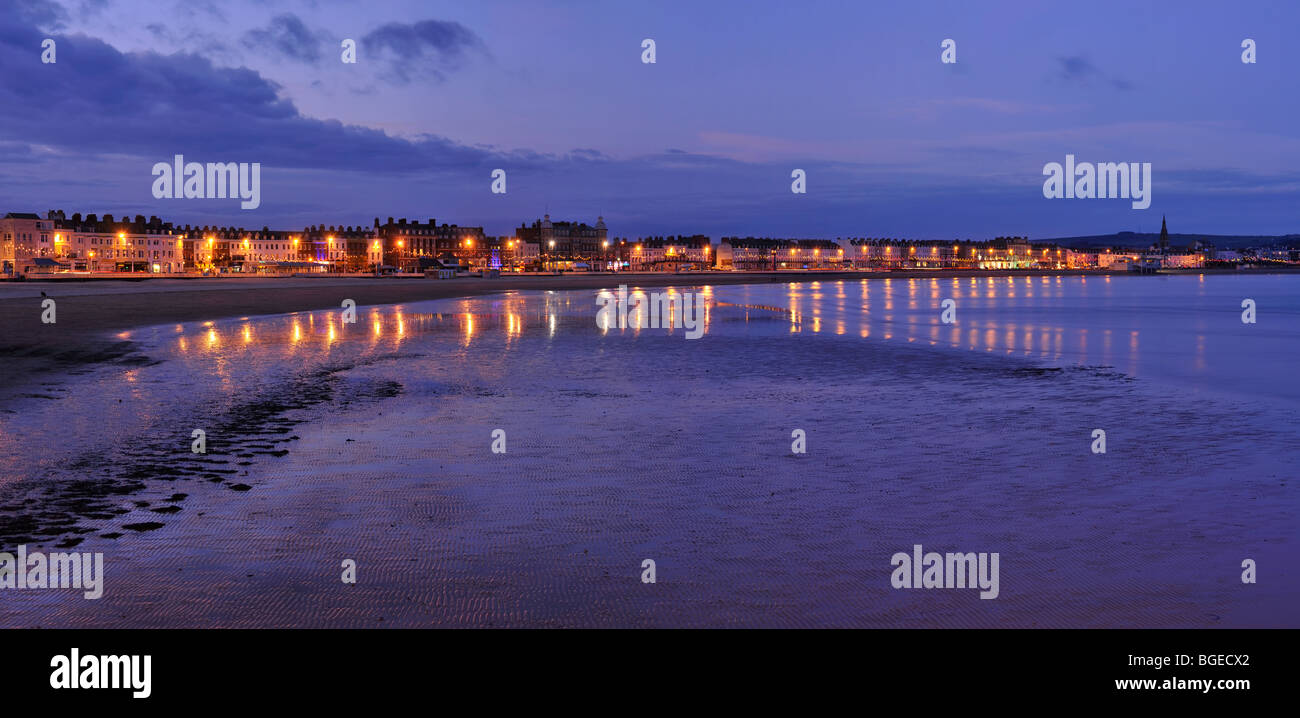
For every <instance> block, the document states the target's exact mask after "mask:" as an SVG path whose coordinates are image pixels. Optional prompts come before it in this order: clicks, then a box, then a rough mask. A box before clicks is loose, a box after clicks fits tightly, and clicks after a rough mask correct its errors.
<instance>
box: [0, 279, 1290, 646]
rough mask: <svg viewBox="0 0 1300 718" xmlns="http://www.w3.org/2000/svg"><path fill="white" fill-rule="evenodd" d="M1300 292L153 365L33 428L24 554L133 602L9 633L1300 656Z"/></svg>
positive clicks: (472, 305)
mask: <svg viewBox="0 0 1300 718" xmlns="http://www.w3.org/2000/svg"><path fill="white" fill-rule="evenodd" d="M1294 283H1295V280H1294V278H1291V277H1285V276H1252V277H1238V276H1213V275H1211V276H1205V277H1196V276H1181V277H1115V278H1110V279H1107V278H1104V277H1088V278H1082V277H1046V278H1040V277H1031V278H1011V279H1007V278H993V279H975V280H971V279H950V280H887V281H886V280H871V281H864V282H820V283H818V282H810V283H804V284H798V285H747V286H728V287H713V288H708V287H704V288H695V289H694V290H693V291H698V292H699V293H700V294H701V295H702V296H704V297H705V298H706V299H707V302H708V303H707V314H706V322H705V330H706V331H705V334H704V337H703V338H701V339H698V340H689V339H686V338H684V336H683V332H682V331H681V329H673V330H671V331H669V330H656V329H643V330H639V331H638V330H617V329H615V330H608V331H603V330H601V329H599V328H598V327H597V326H596V323H595V312H596V306H595V302H594V296H593V294H592V293H589V292H536V293H532V292H529V293H514V294H510V295H505V296H498V297H482V298H474V299H465V300H440V301H434V302H421V303H413V304H407V305H400V306H388V307H375V308H369V307H362V308H360V310H359V314H358V321H357V323H356V324H343V323H342V321H341V317H340V314H339V312H314V313H300V314H297V315H289V316H275V317H253V318H245V319H235V320H226V321H217V322H209V323H205V324H193V325H181V326H164V327H151V328H148V329H144V330H139V331H134V332H129V333H125V334H123V335H120V336H118V337H117V338H118V339H119V340H122V341H131V342H134V343H135V344H136V345H137V349H138V351H139V352H141V353H142V354H144V355H146V356H148V357H149V358H150V359H151V360H153V362H155V363H151V364H149V363H145V364H142V365H139V366H131V367H121V366H104V367H100V368H98V369H96V370H94V371H92V372H89V373H87V374H84V375H79V376H69V377H67V378H66V379H65V380H61V381H53V382H50V383H49V385H47V386H44V387H42V388H41V390H40V392H39V393H37V394H34V395H32V396H27V397H18V398H14V399H12V400H10V401H8V402H7V403H5V404H4V405H2V406H0V410H3V411H5V412H8V413H0V467H2V468H0V546H3V547H9V548H12V547H13V546H14V545H16V544H18V543H26V544H28V546H29V548H31V547H33V546H37V545H40V546H44V547H46V549H47V550H52V549H51V548H50V547H53V546H56V545H63V546H72V545H75V546H76V549H75V550H78V551H102V552H104V554H105V557H104V560H105V572H106V574H107V578H106V584H107V586H106V589H105V596H104V598H102V599H100V600H98V601H89V600H84V599H82V598H80V593H79V592H74V591H70V590H57V591H56V590H45V591H37V590H27V591H10V590H4V591H0V596H2V597H3V600H2V601H0V625H6V626H26V625H43V626H62V625H114V626H122V625H140V626H171V625H180V626H190V625H196V626H285V625H292V626H385V625H410V626H422V625H429V626H434V625H477V626H488V625H491V626H512V625H530V626H531V625H563V626H570V625H579V626H654V625H660V626H930V627H949V626H952V627H956V626H961V627H968V626H972V627H973V626H1260V625H1267V626H1279V625H1284V626H1297V625H1300V619H1298V617H1297V611H1296V609H1295V608H1294V607H1295V605H1297V604H1296V599H1297V597H1300V591H1298V590H1297V589H1298V588H1300V577H1298V576H1297V573H1296V566H1295V564H1296V562H1295V560H1294V558H1293V557H1294V555H1295V549H1296V546H1297V538H1300V537H1298V536H1297V528H1296V527H1297V522H1296V508H1297V503H1300V502H1297V496H1296V489H1295V481H1294V477H1293V473H1292V470H1291V468H1290V465H1289V462H1288V458H1289V457H1290V455H1291V454H1293V453H1294V450H1295V448H1296V446H1297V438H1300V437H1298V434H1297V430H1296V428H1295V427H1296V423H1295V420H1296V403H1295V401H1294V400H1295V399H1296V398H1297V394H1296V392H1297V389H1296V385H1295V382H1294V381H1293V380H1292V379H1291V377H1292V376H1293V371H1292V370H1291V368H1290V365H1291V362H1292V359H1291V357H1293V356H1294V352H1295V349H1296V347H1297V340H1298V338H1300V301H1297V299H1296V292H1295V290H1294V286H1295V284H1294ZM683 289H690V288H683ZM1247 297H1249V298H1253V299H1254V300H1255V301H1256V302H1257V304H1258V312H1259V321H1258V323H1257V324H1253V325H1245V324H1242V323H1241V320H1240V315H1241V309H1240V303H1241V300H1242V299H1243V298H1247ZM947 298H952V299H954V300H955V301H956V310H957V317H956V319H957V322H956V324H955V325H945V324H943V323H942V322H941V321H940V309H941V302H942V301H943V300H944V299H947ZM497 428H500V429H503V430H504V431H505V432H506V437H507V438H506V441H507V451H506V453H505V454H493V453H492V452H491V444H492V431H493V430H494V429H497ZM1097 428H1101V429H1104V430H1105V431H1106V434H1107V449H1108V450H1107V453H1106V454H1094V453H1092V451H1091V445H1092V442H1093V438H1092V432H1093V430H1094V429H1097ZM194 429H203V430H204V431H206V433H207V442H208V446H207V450H208V451H207V454H204V455H197V454H193V453H191V452H190V443H191V441H192V438H191V432H192V431H193V430H194ZM793 429H802V430H804V431H805V432H806V434H807V453H806V454H799V455H796V454H794V453H792V451H791V431H792V430H793ZM917 543H920V544H923V545H924V546H925V547H926V549H925V550H926V551H931V550H933V551H939V552H947V551H961V552H967V551H970V552H998V553H999V555H1000V557H1001V561H1000V595H999V597H998V598H997V599H995V600H980V599H979V597H978V595H977V592H976V591H973V590H963V589H953V590H939V589H928V590H927V589H911V590H907V589H904V590H897V589H893V588H892V587H891V584H890V574H891V571H892V568H893V567H892V565H891V563H890V559H891V556H893V554H895V553H897V552H910V551H911V548H912V546H913V545H914V544H917ZM347 558H351V559H354V560H355V561H356V562H357V565H358V571H357V573H358V582H357V584H355V585H346V584H343V583H342V582H341V581H340V574H341V573H342V569H341V567H340V564H341V562H342V561H343V560H344V559H347ZM1245 558H1251V559H1254V560H1255V561H1256V562H1257V563H1258V565H1259V576H1260V578H1259V582H1258V583H1257V584H1253V585H1246V584H1242V583H1241V581H1240V575H1241V568H1240V566H1241V562H1242V560H1243V559H1245ZM644 559H653V560H654V561H655V562H656V568H657V579H658V580H657V583H654V584H645V583H642V581H641V573H642V568H641V566H642V561H643V560H644Z"/></svg>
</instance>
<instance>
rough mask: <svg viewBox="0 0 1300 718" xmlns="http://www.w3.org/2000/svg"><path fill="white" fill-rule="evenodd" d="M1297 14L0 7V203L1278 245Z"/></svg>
mask: <svg viewBox="0 0 1300 718" xmlns="http://www.w3.org/2000/svg"><path fill="white" fill-rule="evenodd" d="M1296 27H1300V3H1287V2H1277V3H1265V2H1250V1H1243V2H1236V3H1223V2H1217V1H1215V2H1200V1H1187V2H1143V3H1133V2H1131V0H1128V1H1124V2H1109V1H1099V2H1088V3H1077V4H1070V5H1069V6H1067V5H1066V4H1064V3H1043V2H1041V1H1034V0H1026V1H1024V2H1012V1H1008V2H980V3H972V2H965V1H958V2H935V1H930V0H918V1H917V2H906V3H897V2H875V1H866V0H850V1H845V2H832V1H829V0H807V1H806V2H799V3H793V2H767V1H763V0H743V1H740V0H737V1H732V0H709V2H698V1H691V0H655V1H654V2H648V1H646V0H591V1H587V0H564V1H558V0H554V1H553V0H526V1H525V0H515V1H506V0H474V1H472V2H471V1H469V0H462V1H460V2H442V1H439V0H368V1H366V2H356V1H355V0H346V1H345V0H337V1H336V0H221V1H220V2H208V1H207V0H62V1H61V2H51V1H48V0H0V211H22V212H41V213H43V212H45V211H46V210H48V209H56V208H58V209H64V210H65V211H67V212H68V213H72V212H82V213H83V214H84V213H92V212H93V213H97V214H105V213H108V214H114V215H121V214H129V215H135V214H143V215H146V216H148V215H155V214H156V215H159V216H161V217H163V218H164V219H166V220H170V221H174V222H178V223H181V224H200V225H203V224H215V225H222V226H242V227H248V228H260V227H263V226H269V227H271V228H273V229H300V228H302V227H305V226H307V225H314V224H326V225H358V224H370V223H371V222H372V221H373V220H374V218H375V217H379V218H380V219H381V220H383V219H386V218H387V217H390V216H392V217H407V218H410V219H417V218H418V219H420V220H422V221H427V220H428V219H430V218H436V219H437V220H438V222H440V223H441V222H447V223H455V224H460V225H470V226H483V227H484V228H485V231H486V232H487V233H488V234H491V235H503V234H510V233H511V232H512V230H513V228H515V227H518V226H519V225H520V224H521V223H523V222H529V223H531V222H532V221H533V220H536V219H538V218H540V217H541V215H542V214H543V213H546V212H549V213H550V215H551V217H552V219H553V220H561V219H567V220H574V221H586V222H589V223H590V222H594V221H595V219H596V217H597V216H603V217H604V218H605V221H606V223H607V224H608V226H609V229H610V234H611V236H617V237H624V236H627V237H636V236H646V235H657V234H696V233H700V234H706V235H709V236H711V237H714V238H715V239H716V238H718V237H722V236H732V235H739V236H747V235H753V236H769V237H825V238H836V237H850V236H852V237H862V236H866V237H899V238H917V239H983V238H988V237H993V236H1000V235H1022V236H1029V237H1031V238H1036V239H1037V238H1048V237H1062V236H1072V235H1086V234H1104V233H1110V232H1116V231H1126V230H1127V231H1148V232H1151V231H1158V230H1159V227H1160V220H1161V217H1162V216H1168V218H1169V229H1170V231H1171V232H1176V233H1206V234H1285V233H1295V232H1300V216H1298V215H1300V202H1298V201H1297V200H1298V199H1300V169H1298V168H1300V123H1298V122H1296V116H1297V110H1298V109H1300V93H1297V92H1296V88H1297V85H1298V83H1297V82H1296V76H1297V72H1298V71H1300V40H1298V39H1295V34H1294V32H1293V31H1292V29H1293V28H1296ZM46 38H49V39H52V40H54V41H55V48H56V53H57V54H56V58H55V62H53V63H46V62H42V41H43V40H45V39H46ZM1246 38H1250V39H1252V40H1254V42H1255V53H1256V62H1255V63H1243V62H1242V53H1243V50H1242V42H1243V40H1244V39H1246ZM349 39H350V40H353V41H354V42H355V44H356V47H357V50H356V56H357V62H356V63H355V64H347V63H344V62H342V60H341V56H342V53H343V50H342V46H341V43H343V41H344V40H349ZM646 39H652V40H654V43H655V62H654V63H646V62H643V53H644V51H643V41H644V40H646ZM946 39H952V40H953V41H954V42H955V46H956V62H955V63H944V62H942V61H941V60H942V58H941V55H942V53H943V47H942V43H943V42H944V40H946ZM176 154H182V155H184V156H185V158H186V160H187V161H197V162H250V163H251V162H257V163H260V164H261V167H262V170H261V196H262V201H261V205H260V206H259V207H258V208H257V209H252V210H243V209H240V206H239V202H238V201H233V200H223V199H189V200H168V199H155V198H154V196H153V194H152V191H151V190H152V186H153V180H154V177H153V176H152V174H151V168H152V167H153V165H154V164H155V163H157V162H170V161H171V159H172V157H173V156H174V155H176ZM1067 154H1072V155H1075V156H1076V158H1077V160H1078V161H1080V162H1084V161H1090V162H1141V163H1146V162H1149V163H1151V166H1152V182H1153V185H1152V192H1151V204H1150V207H1149V208H1148V209H1145V210H1138V209H1133V208H1132V206H1131V202H1129V201H1126V200H1123V199H1048V198H1046V197H1044V196H1043V183H1044V180H1045V177H1044V175H1043V169H1044V166H1045V165H1046V164H1047V163H1050V162H1057V163H1064V161H1065V156H1066V155H1067ZM495 169H503V170H505V172H506V192H505V193H504V194H494V193H493V192H492V191H491V188H492V172H493V170H495ZM794 169H803V170H804V171H805V173H806V176H807V180H806V192H805V193H802V194H796V193H793V192H791V183H792V179H791V172H792V171H793V170H794Z"/></svg>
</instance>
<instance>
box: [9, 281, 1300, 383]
mask: <svg viewBox="0 0 1300 718" xmlns="http://www.w3.org/2000/svg"><path fill="white" fill-rule="evenodd" d="M1244 273H1246V272H1242V271H1238V270H1214V269H1211V270H1176V271H1168V272H1164V273H1162V274H1158V275H1154V276H1157V277H1158V276H1173V275H1178V274H1232V275H1241V274H1244ZM1249 273H1250V274H1292V273H1296V274H1300V269H1297V270H1294V271H1291V270H1286V269H1282V268H1279V269H1270V270H1249ZM1048 276H1061V277H1069V276H1084V277H1087V276H1099V277H1100V276H1121V277H1123V276H1139V275H1130V274H1129V273H1128V272H1115V271H1110V270H1087V269H1055V270H1023V269H1021V270H1013V269H1007V270H967V269H939V270H899V271H888V272H863V271H824V272H823V271H807V270H804V271H798V270H796V271H778V272H690V273H681V274H662V273H615V274H606V273H599V274H587V273H583V274H568V275H527V276H515V277H511V276H505V277H499V278H491V279H485V278H477V277H463V278H458V279H450V280H437V279H428V278H424V277H410V278H405V277H402V278H393V277H371V276H351V277H346V276H344V277H339V276H334V277H319V278H317V277H219V278H190V279H166V278H153V279H129V280H98V279H96V280H90V281H84V280H83V281H76V280H73V281H68V280H57V279H56V280H48V281H35V280H29V281H26V282H13V283H0V327H3V334H2V335H0V355H2V356H5V357H6V359H7V360H8V361H6V362H3V364H2V365H0V381H2V382H4V383H5V384H6V385H7V386H10V387H17V386H20V385H23V384H26V383H28V382H29V381H30V380H32V379H34V378H39V377H40V376H41V375H44V374H47V373H49V372H57V371H60V370H67V369H71V368H75V367H78V366H84V365H87V364H100V363H105V362H115V361H116V362H132V361H139V360H142V359H143V357H141V356H139V355H138V354H136V353H135V346H134V344H133V343H132V342H131V341H129V338H128V337H118V338H117V339H116V340H115V339H114V337H113V335H114V334H117V333H121V332H125V331H129V330H131V329H135V328H139V327H146V326H155V325H160V324H173V323H174V324H183V323H189V322H197V321H208V320H217V319H228V318H233V317H243V316H262V315H270V314H289V313H292V312H306V311H320V310H329V309H338V308H339V307H340V304H341V303H342V301H343V300H344V299H352V300H354V301H355V302H356V303H357V306H358V307H362V306H375V305H392V304H402V303H406V302H418V301H428V300H435V299H455V298H460V297H476V296H483V295H490V294H501V293H505V292H511V291H527V290H553V291H566V290H583V289H591V290H595V289H603V288H610V287H616V286H618V285H620V284H626V285H629V286H635V287H667V286H699V285H714V286H722V285H740V284H773V283H780V284H788V283H800V282H814V281H817V282H837V281H869V280H877V281H878V280H891V279H904V280H911V279H966V278H1005V277H1048ZM1147 276H1150V275H1147ZM43 293H44V294H46V295H48V296H49V297H51V298H53V299H55V300H56V301H57V305H56V310H57V321H56V322H55V323H54V324H43V323H42V322H41V302H42V301H43V299H44V297H42V294H43Z"/></svg>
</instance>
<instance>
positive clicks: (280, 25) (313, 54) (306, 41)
mask: <svg viewBox="0 0 1300 718" xmlns="http://www.w3.org/2000/svg"><path fill="white" fill-rule="evenodd" d="M325 40H326V37H325V35H323V34H319V33H315V32H312V31H311V30H310V29H309V28H308V27H307V26H306V25H305V24H303V21H302V20H300V19H299V18H298V16H297V15H294V14H292V13H285V14H283V15H277V16H276V17H275V18H273V19H272V20H271V24H270V25H269V26H268V27H266V28H265V29H258V30H249V31H248V32H247V33H244V47H247V48H250V49H258V48H267V49H269V50H271V51H273V52H274V53H277V54H280V55H283V56H284V57H287V58H289V59H291V60H297V61H299V62H306V63H310V64H316V63H317V62H319V61H320V58H321V54H322V48H323V46H324V44H325Z"/></svg>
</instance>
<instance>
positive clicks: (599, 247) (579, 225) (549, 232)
mask: <svg viewBox="0 0 1300 718" xmlns="http://www.w3.org/2000/svg"><path fill="white" fill-rule="evenodd" d="M515 236H516V237H517V238H518V239H520V240H521V241H523V242H525V243H527V244H535V245H537V248H538V251H539V252H540V254H541V259H542V265H543V266H544V267H545V268H546V269H572V268H574V267H578V266H580V265H587V266H588V267H592V268H594V267H595V265H597V264H600V263H601V262H602V261H605V260H606V259H607V258H608V256H609V255H610V253H611V248H610V243H609V232H608V229H607V228H606V227H605V218H604V217H597V218H596V224H594V225H589V224H587V223H585V222H552V221H551V215H549V214H546V215H543V216H542V218H541V219H539V220H537V221H535V222H533V223H532V225H527V224H523V225H520V227H519V228H518V229H517V230H515Z"/></svg>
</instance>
